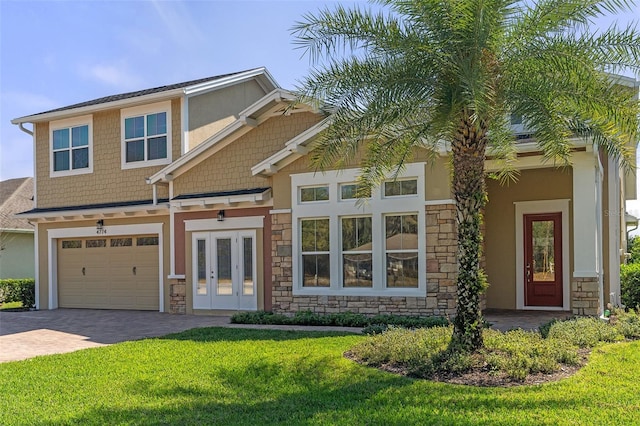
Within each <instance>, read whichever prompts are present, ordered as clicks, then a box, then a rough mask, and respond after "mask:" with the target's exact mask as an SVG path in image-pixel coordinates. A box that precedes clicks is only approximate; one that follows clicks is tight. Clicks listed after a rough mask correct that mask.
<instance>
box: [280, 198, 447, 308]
mask: <svg viewBox="0 0 640 426" xmlns="http://www.w3.org/2000/svg"><path fill="white" fill-rule="evenodd" d="M271 218H272V225H271V234H272V260H273V269H272V274H273V293H272V302H273V311H274V312H278V313H294V312H298V311H303V310H311V311H313V312H318V313H331V312H345V311H351V312H357V313H361V314H367V315H374V314H378V313H388V314H402V315H423V316H424V315H443V316H453V315H455V308H456V285H455V277H456V272H457V261H456V248H457V243H456V230H455V208H454V206H453V205H450V204H444V205H434V206H427V207H426V228H427V229H426V232H427V245H426V251H427V253H426V262H427V265H426V268H427V291H426V294H425V295H424V297H400V296H388V297H385V296H294V295H293V293H292V289H293V274H292V260H293V257H292V245H291V244H292V228H291V214H290V213H277V214H273V215H272V216H271Z"/></svg>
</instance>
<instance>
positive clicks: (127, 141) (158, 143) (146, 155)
mask: <svg viewBox="0 0 640 426" xmlns="http://www.w3.org/2000/svg"><path fill="white" fill-rule="evenodd" d="M121 115H122V140H123V142H122V168H125V169H126V168H134V167H146V166H154V165H162V164H168V163H170V162H171V158H170V157H171V103H170V102H160V103H157V104H153V105H148V106H145V107H136V108H129V109H126V110H122V114H121Z"/></svg>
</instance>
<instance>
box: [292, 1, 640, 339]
mask: <svg viewBox="0 0 640 426" xmlns="http://www.w3.org/2000/svg"><path fill="white" fill-rule="evenodd" d="M379 3H381V6H380V7H377V8H376V10H373V9H371V8H368V9H365V8H361V7H357V6H356V7H355V8H352V9H347V8H345V7H343V6H341V5H338V6H336V7H335V9H333V10H329V9H325V10H321V11H319V12H317V13H316V14H308V15H305V16H304V17H303V18H302V21H301V22H298V23H297V24H296V25H295V26H294V27H293V29H292V32H293V35H294V37H295V43H296V44H297V45H298V46H299V47H300V48H302V49H304V51H305V54H306V55H308V56H309V57H310V59H311V62H312V65H313V68H312V70H311V71H310V74H309V76H308V77H306V79H305V80H304V81H303V82H302V83H301V88H300V98H301V99H302V98H304V99H305V100H306V101H308V102H309V101H312V102H318V105H319V106H324V107H325V108H327V109H328V112H329V113H330V114H331V116H332V117H331V125H330V127H329V128H328V129H327V131H326V132H325V133H324V134H323V135H322V137H321V139H320V140H319V141H318V142H317V145H316V149H315V150H314V151H313V153H312V157H311V158H312V161H313V164H314V165H315V167H317V168H318V169H325V168H329V167H336V166H337V167H340V166H344V165H345V164H347V163H346V162H347V161H348V160H350V159H353V158H354V155H355V154H356V153H359V152H363V157H362V159H361V160H360V164H359V165H360V168H361V176H360V183H361V184H362V185H363V187H371V186H373V185H376V184H379V183H380V182H381V180H382V179H384V178H385V177H387V176H388V175H389V174H392V175H393V174H394V173H397V172H398V171H399V170H402V167H403V165H404V164H405V163H406V162H407V161H408V160H410V159H411V156H412V153H413V152H414V150H415V149H417V148H422V149H425V150H426V151H427V152H428V153H432V154H433V155H435V154H434V153H435V152H436V150H437V148H439V147H442V146H443V145H444V146H446V147H449V148H450V150H451V163H452V169H453V176H452V180H453V181H452V188H453V196H454V199H455V202H456V212H457V216H456V223H457V232H458V253H457V258H458V271H459V273H458V278H457V287H458V290H457V292H458V293H457V297H458V300H457V314H456V317H455V320H454V333H453V338H452V346H451V347H452V348H454V349H456V348H457V349H458V350H462V351H472V350H475V349H477V348H479V347H481V346H482V334H481V326H482V316H481V313H480V309H479V304H480V303H479V302H480V295H481V293H482V292H483V290H484V288H485V286H486V284H485V279H484V274H483V271H482V270H481V268H480V266H479V263H480V262H479V259H480V256H481V243H482V234H481V223H482V212H483V208H484V207H485V204H486V202H487V192H486V188H485V178H486V173H485V168H484V167H485V158H486V156H487V155H491V157H492V158H498V159H501V160H502V165H503V170H502V171H501V172H500V173H499V176H498V177H499V178H501V179H509V178H515V177H516V176H517V174H516V172H515V171H514V170H513V169H512V167H511V164H512V160H513V159H514V158H515V143H514V142H515V140H514V136H513V134H512V132H511V129H510V122H509V117H510V114H515V115H517V116H519V117H522V119H523V122H524V123H525V124H526V126H527V127H528V128H529V129H532V131H533V133H534V135H535V139H536V141H537V143H538V144H539V146H540V148H541V150H542V152H544V156H545V158H546V159H547V160H548V161H550V162H553V163H554V164H556V165H568V164H570V160H571V148H572V145H571V142H570V140H569V139H570V137H572V136H579V137H582V138H585V140H588V141H590V142H592V143H593V144H595V145H596V146H597V147H600V148H602V149H604V150H605V151H606V152H607V153H608V154H609V155H612V156H614V157H616V158H618V159H619V160H620V161H621V164H623V165H624V166H627V167H628V166H629V165H630V164H631V161H630V160H631V156H632V151H633V150H632V147H633V146H634V145H635V143H636V141H637V137H638V133H639V126H638V113H639V104H638V101H637V100H634V99H633V96H632V93H630V91H629V90H628V89H624V88H622V87H620V86H619V85H616V84H614V80H612V73H625V72H633V73H637V72H638V71H640V35H639V33H638V31H637V30H636V29H635V28H634V27H633V26H628V27H626V28H617V27H615V26H612V27H611V28H609V29H607V30H604V31H601V32H594V29H593V27H592V25H591V24H592V22H593V19H594V18H597V17H599V16H602V15H604V14H608V13H612V14H613V13H618V12H621V11H625V10H632V9H633V6H634V3H633V0H540V1H537V2H535V3H534V2H532V1H516V0H386V1H384V0H383V1H380V2H379Z"/></svg>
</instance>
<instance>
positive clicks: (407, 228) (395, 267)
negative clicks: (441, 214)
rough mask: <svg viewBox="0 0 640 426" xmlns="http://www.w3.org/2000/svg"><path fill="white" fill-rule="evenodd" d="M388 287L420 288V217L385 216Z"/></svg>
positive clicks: (409, 215) (410, 215) (411, 215)
mask: <svg viewBox="0 0 640 426" xmlns="http://www.w3.org/2000/svg"><path fill="white" fill-rule="evenodd" d="M384 224H385V259H386V270H387V278H386V284H387V287H414V288H415V287H418V216H417V215H415V214H408V215H399V216H395V215H394V216H391V215H389V216H385V218H384Z"/></svg>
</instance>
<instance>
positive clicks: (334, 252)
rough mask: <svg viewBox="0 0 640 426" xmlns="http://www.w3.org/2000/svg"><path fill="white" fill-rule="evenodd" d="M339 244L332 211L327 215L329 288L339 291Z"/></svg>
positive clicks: (335, 214)
mask: <svg viewBox="0 0 640 426" xmlns="http://www.w3.org/2000/svg"><path fill="white" fill-rule="evenodd" d="M329 190H330V191H331V190H332V188H331V187H330V188H329ZM341 243H342V238H341V236H340V218H339V216H338V215H337V213H336V212H335V210H334V209H332V212H331V213H330V214H329V247H330V249H329V262H330V263H329V264H330V265H331V266H330V271H331V283H330V286H329V287H330V288H331V290H340V287H341V278H340V276H341V273H340V269H341V265H342V262H341V259H340V257H341V256H342V247H341Z"/></svg>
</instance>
